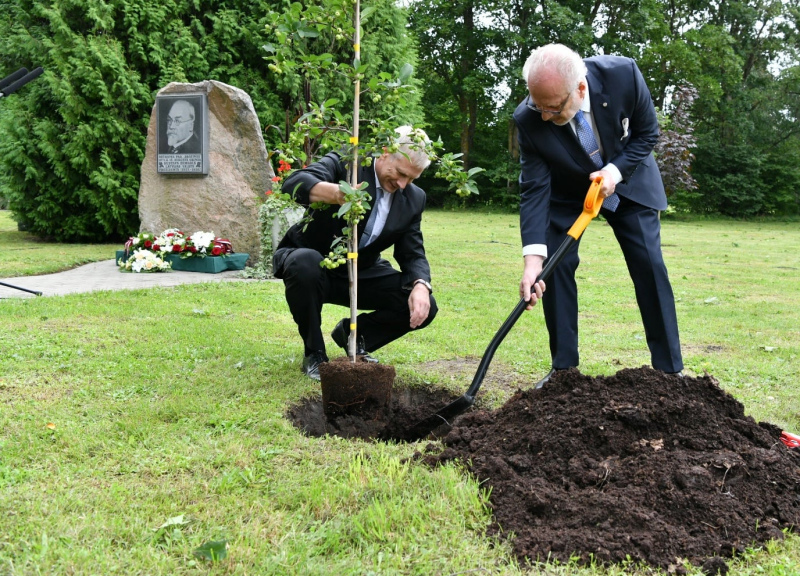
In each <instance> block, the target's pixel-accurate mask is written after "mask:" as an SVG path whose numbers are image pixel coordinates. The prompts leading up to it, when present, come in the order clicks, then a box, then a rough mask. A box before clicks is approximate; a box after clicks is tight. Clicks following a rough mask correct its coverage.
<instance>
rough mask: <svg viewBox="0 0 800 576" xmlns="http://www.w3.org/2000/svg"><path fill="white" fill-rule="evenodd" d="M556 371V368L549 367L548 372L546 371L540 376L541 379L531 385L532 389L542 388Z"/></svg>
mask: <svg viewBox="0 0 800 576" xmlns="http://www.w3.org/2000/svg"><path fill="white" fill-rule="evenodd" d="M556 372H558V370H557V369H556V368H550V372H548V373H547V375H546V376H545V377H544V378H542V379H541V380H539V381H538V382H537V383H536V385H535V386H534V387H533V388H534V390H538V389H539V388H543V387H544V385H545V384H547V383H548V382H550V378H552V377H553V374H555V373H556Z"/></svg>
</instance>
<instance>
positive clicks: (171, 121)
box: [167, 118, 194, 127]
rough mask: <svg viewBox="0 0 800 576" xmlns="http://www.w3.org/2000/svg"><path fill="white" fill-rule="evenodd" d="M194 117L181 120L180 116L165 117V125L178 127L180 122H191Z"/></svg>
mask: <svg viewBox="0 0 800 576" xmlns="http://www.w3.org/2000/svg"><path fill="white" fill-rule="evenodd" d="M192 120H194V118H187V119H186V120H181V119H180V118H167V126H170V127H171V126H175V127H178V126H180V125H181V124H186V123H187V122H191V121H192Z"/></svg>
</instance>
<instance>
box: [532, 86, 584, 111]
mask: <svg viewBox="0 0 800 576" xmlns="http://www.w3.org/2000/svg"><path fill="white" fill-rule="evenodd" d="M572 92H574V90H573V91H572ZM572 92H570V93H569V94H567V97H566V98H564V100H563V101H562V102H561V107H560V108H559V109H558V110H553V109H552V108H539V107H538V106H537V105H536V104H535V103H534V101H533V98H531V97H530V96H528V100H530V104H526V106H527V107H528V109H529V110H533V111H534V112H538V113H539V114H552V115H553V116H559V115H560V114H561V113H562V112H563V111H564V108H566V107H567V102H569V99H570V98H571V97H572Z"/></svg>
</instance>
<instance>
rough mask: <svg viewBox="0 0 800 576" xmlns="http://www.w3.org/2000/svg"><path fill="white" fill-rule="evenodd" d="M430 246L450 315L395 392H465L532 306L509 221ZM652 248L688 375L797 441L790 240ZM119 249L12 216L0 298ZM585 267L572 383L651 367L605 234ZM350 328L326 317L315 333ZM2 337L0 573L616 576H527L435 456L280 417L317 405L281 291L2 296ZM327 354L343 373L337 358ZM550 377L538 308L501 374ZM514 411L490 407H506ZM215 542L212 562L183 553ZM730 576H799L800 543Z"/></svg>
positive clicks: (0, 227) (516, 337)
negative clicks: (453, 364) (495, 339)
mask: <svg viewBox="0 0 800 576" xmlns="http://www.w3.org/2000/svg"><path fill="white" fill-rule="evenodd" d="M423 231H424V234H425V239H426V247H427V251H428V255H429V258H430V261H431V266H432V270H433V283H434V289H435V295H436V297H437V301H438V303H439V308H440V314H439V316H438V317H437V319H436V321H435V322H434V323H433V324H432V325H431V326H430V327H429V328H428V329H426V330H423V331H420V332H418V333H414V334H410V335H409V336H407V337H406V338H403V339H401V340H400V341H397V342H395V343H393V344H391V345H389V346H387V347H386V348H384V349H382V350H380V351H378V353H377V354H376V355H377V356H378V357H379V358H380V359H381V361H382V362H387V363H391V364H393V365H394V366H395V367H396V369H397V372H398V385H400V386H423V385H429V384H430V385H435V386H439V387H447V388H450V389H452V390H453V391H454V392H457V393H459V394H460V393H462V392H463V391H464V390H466V387H467V386H468V385H469V382H470V379H471V375H469V377H467V378H462V377H456V378H454V377H452V375H451V374H450V373H448V371H447V370H446V368H443V367H446V366H447V361H449V360H457V359H463V358H465V357H472V358H477V357H480V355H481V354H483V351H484V349H485V348H486V345H487V344H488V342H489V341H490V339H491V337H492V336H493V334H494V332H495V330H497V328H499V326H500V325H501V324H502V322H503V320H505V318H506V316H507V315H508V313H509V312H510V311H511V309H512V308H513V307H514V306H515V304H516V303H517V301H518V299H519V297H518V282H519V274H520V272H521V267H522V262H521V257H520V246H519V232H518V217H517V216H515V215H512V214H479V213H461V212H448V211H430V212H427V213H426V215H425V219H424V221H423ZM663 243H664V252H665V256H666V259H667V264H668V267H669V270H670V276H671V279H672V282H673V287H674V289H675V293H676V298H677V308H678V318H679V322H680V328H681V336H682V349H683V353H684V359H685V363H686V372H687V373H689V374H692V375H694V374H703V373H705V372H707V373H709V374H711V375H713V376H714V377H715V378H717V379H718V380H719V382H720V384H721V386H722V387H723V388H724V389H725V390H727V391H729V392H730V393H731V394H733V395H734V396H735V397H736V398H738V399H739V400H740V401H741V402H742V403H743V404H744V405H745V407H746V410H747V412H748V414H750V415H751V416H753V417H754V418H755V419H756V420H767V421H770V422H772V423H774V424H776V425H778V426H780V427H782V428H784V429H786V430H789V431H793V432H800V387H798V385H797V383H798V380H800V378H799V377H800V362H798V356H800V309H799V308H798V307H797V306H796V305H795V304H796V302H798V301H800V282H798V270H800V229H798V227H797V225H796V223H780V222H768V223H767V222H736V221H730V220H724V221H723V220H710V221H706V220H702V221H699V220H693V221H676V220H665V222H664V224H663ZM73 248H74V249H75V250H74V251H73ZM116 248H119V247H118V246H112V245H109V246H71V245H70V246H64V245H60V244H41V243H37V242H34V241H32V239H31V238H30V237H29V236H27V235H25V234H22V233H19V232H16V224H14V223H13V222H12V221H11V220H10V219H9V218H8V217H7V215H6V214H4V213H0V278H2V277H6V278H7V277H11V276H15V275H24V274H34V273H35V274H39V273H42V272H45V271H53V270H56V269H59V268H69V267H72V266H74V265H77V264H79V263H83V262H88V261H91V260H100V259H107V258H111V257H113V250H114V249H116ZM52 253H57V254H59V256H58V257H57V258H55V259H54V260H50V261H49V264H47V266H49V268H47V269H43V268H40V267H39V265H40V262H41V261H42V260H49V257H48V255H49V254H52ZM23 254H24V256H22V255H23ZM581 257H582V265H581V267H580V269H579V271H578V276H579V289H580V295H581V318H580V322H581V357H582V360H581V366H580V369H581V371H582V372H584V373H585V374H589V375H600V374H613V373H615V372H616V371H618V370H619V369H621V368H624V367H638V366H642V365H646V364H648V363H649V355H648V353H647V349H646V344H645V340H644V333H643V329H642V326H641V322H640V319H639V315H638V309H637V307H636V303H635V301H634V296H633V288H632V285H631V282H630V279H629V278H628V275H627V271H626V269H625V265H624V262H623V259H622V255H621V254H620V251H619V248H618V246H617V244H616V241H615V240H614V239H613V235H612V233H611V230H610V228H609V227H608V226H607V225H606V223H605V222H603V221H602V220H598V221H595V222H593V223H592V224H590V226H589V228H588V229H587V231H586V233H585V235H584V238H583V242H582V246H581ZM59 262H60V264H59ZM344 314H345V311H344V309H341V308H335V307H332V306H330V307H326V308H325V311H324V319H323V320H324V325H323V328H324V330H325V331H326V333H329V332H330V330H331V329H332V328H333V326H334V325H335V323H336V322H337V321H338V320H339V319H340V318H341V317H343V316H344ZM0 323H2V326H3V331H2V333H0V519H2V520H1V521H0V527H2V530H0V574H15V575H16V574H103V575H108V574H120V575H131V574H164V575H167V574H169V575H172V574H179V575H180V574H242V575H244V574H248V575H262V574H266V575H270V574H275V575H285V574H303V575H305V574H311V575H317V574H319V575H331V574H333V575H346V574H354V575H355V574H358V575H361V574H419V575H430V574H442V575H449V574H503V575H506V574H508V575H516V574H537V575H538V574H542V575H544V574H547V575H568V574H578V575H601V574H621V573H622V569H621V568H618V567H615V568H610V569H602V568H598V567H588V568H579V567H576V566H569V565H567V566H555V565H552V564H534V565H532V566H518V565H517V564H516V563H515V562H514V560H513V559H512V557H511V556H510V554H509V547H508V546H507V544H505V543H503V542H494V541H491V540H490V539H488V538H487V537H485V535H484V530H485V528H486V526H487V525H488V522H489V520H490V512H489V510H488V508H487V505H486V504H487V500H486V498H487V495H486V493H485V491H484V490H483V489H482V487H481V486H479V485H478V483H477V482H476V481H475V480H474V479H472V478H470V477H468V476H467V475H466V474H465V473H464V472H463V471H462V470H460V469H459V468H457V467H453V466H448V467H445V468H441V469H436V470H430V469H428V468H425V467H423V466H421V465H418V464H414V463H407V462H406V461H405V460H404V459H405V458H407V457H409V456H411V455H412V454H413V453H414V452H415V451H417V450H421V449H423V448H424V446H425V445H426V443H415V444H397V445H395V444H384V443H368V442H362V441H346V440H342V439H339V438H336V437H326V438H321V439H320V438H309V437H306V436H304V435H303V434H301V433H300V432H299V431H298V430H296V429H295V428H294V427H293V426H292V425H291V423H290V422H289V421H288V420H287V419H286V418H285V417H284V413H285V411H286V409H287V407H289V406H290V405H292V404H293V403H296V402H298V401H300V400H301V399H303V398H304V397H308V396H310V395H318V394H319V388H318V384H317V383H315V382H313V381H311V380H309V379H307V378H305V377H304V376H302V375H301V373H300V368H299V366H300V363H301V362H302V352H303V349H302V344H301V342H300V340H299V337H298V336H297V332H296V328H295V325H294V323H293V321H292V319H291V316H290V315H289V312H288V309H287V307H286V304H285V302H284V299H283V286H282V284H281V283H279V282H275V281H263V282H257V281H248V282H238V283H212V284H202V285H185V286H180V287H175V288H158V289H147V290H139V291H127V290H126V291H120V292H101V293H94V294H83V295H72V296H64V297H41V298H26V299H17V298H8V299H4V300H0ZM328 351H329V353H331V354H336V353H338V350H336V349H335V346H334V345H333V344H332V342H331V343H330V346H329V350H328ZM549 363H550V362H549V353H548V345H547V334H546V331H545V328H544V322H543V319H542V316H541V310H540V309H536V310H534V311H533V312H531V313H529V314H526V315H525V316H523V318H522V319H521V320H520V321H519V322H518V323H517V325H516V326H515V327H514V329H513V330H512V331H511V333H510V334H509V336H508V337H507V338H506V340H505V341H504V342H503V344H502V345H501V346H500V348H499V349H498V351H497V353H496V355H495V358H494V361H493V363H492V367H491V368H490V372H491V371H492V370H503V371H506V372H509V373H513V374H517V375H519V378H520V380H521V381H523V382H529V383H530V384H531V385H532V383H533V382H535V381H536V380H537V379H538V378H539V377H540V376H541V375H542V374H544V373H545V371H546V370H547V369H548V368H549ZM510 393H511V391H510V390H507V389H493V388H492V387H491V386H485V387H484V389H483V390H482V395H484V396H485V397H486V398H489V399H490V400H491V402H492V403H495V404H498V405H499V404H501V403H502V402H504V401H505V400H506V399H507V398H508V396H509V394H510ZM431 408H432V410H433V411H435V410H436V409H438V408H440V406H434V407H431ZM798 480H799V481H800V479H798ZM221 541H225V542H226V554H227V556H226V557H225V558H224V559H222V560H219V561H217V562H213V563H212V562H208V561H206V560H203V559H202V558H198V557H196V556H195V554H194V553H193V552H194V551H196V550H197V549H198V548H199V547H201V546H203V545H204V544H208V543H209V542H221ZM731 567H732V569H731V572H730V573H729V574H733V575H736V576H744V575H748V576H749V575H756V574H759V575H763V574H766V575H771V576H784V575H794V574H800V538H798V537H797V536H793V535H790V536H789V537H788V538H787V539H786V540H785V541H784V542H780V543H774V544H770V545H769V546H768V547H766V548H765V549H758V550H751V551H749V552H748V553H747V554H746V556H745V557H744V558H742V559H740V560H738V561H736V562H734V563H732V565H731ZM689 573H690V574H698V575H699V574H700V571H699V569H691V570H690V572H689Z"/></svg>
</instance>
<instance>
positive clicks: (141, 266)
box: [119, 249, 171, 272]
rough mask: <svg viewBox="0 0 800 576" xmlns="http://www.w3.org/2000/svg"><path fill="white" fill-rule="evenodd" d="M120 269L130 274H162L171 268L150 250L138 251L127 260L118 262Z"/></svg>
mask: <svg viewBox="0 0 800 576" xmlns="http://www.w3.org/2000/svg"><path fill="white" fill-rule="evenodd" d="M119 266H120V268H122V269H123V270H130V271H131V272H162V271H164V270H169V269H170V268H171V266H170V263H169V262H165V261H164V260H162V259H161V258H159V257H158V256H157V255H156V254H155V253H153V252H151V251H150V250H143V249H138V250H136V251H135V252H134V253H133V254H132V255H131V256H130V257H129V258H128V260H127V262H122V261H120V262H119Z"/></svg>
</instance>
